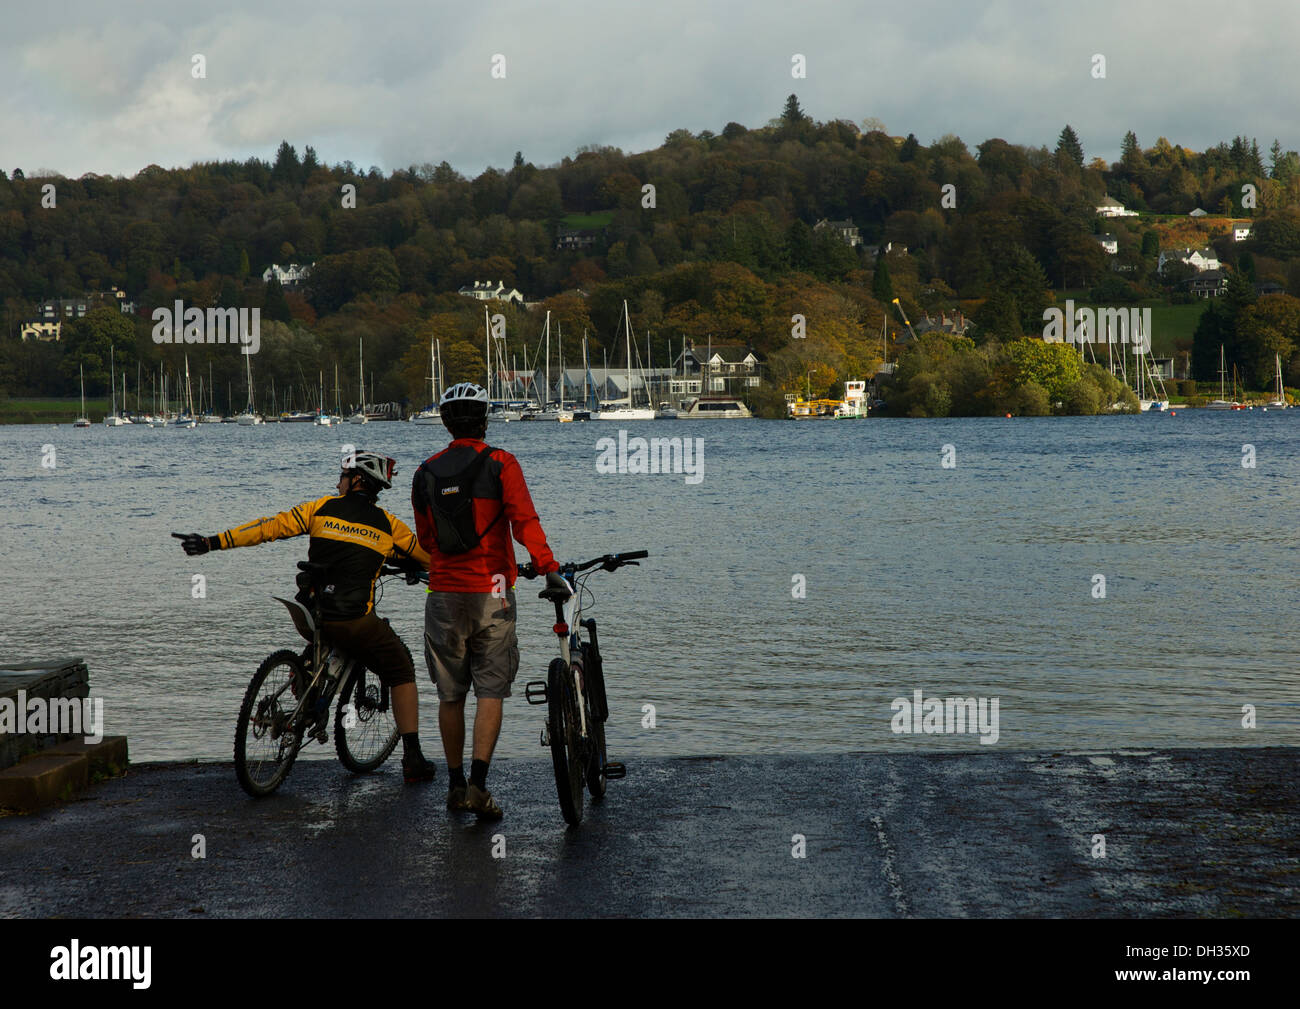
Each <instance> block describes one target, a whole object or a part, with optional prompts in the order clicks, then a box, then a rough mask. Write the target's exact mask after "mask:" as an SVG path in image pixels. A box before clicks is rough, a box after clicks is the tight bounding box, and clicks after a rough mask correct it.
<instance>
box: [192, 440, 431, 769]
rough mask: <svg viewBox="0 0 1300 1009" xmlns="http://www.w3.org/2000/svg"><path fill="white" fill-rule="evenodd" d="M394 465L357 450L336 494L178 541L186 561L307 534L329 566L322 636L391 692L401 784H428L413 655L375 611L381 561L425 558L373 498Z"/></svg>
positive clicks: (412, 565) (413, 563)
mask: <svg viewBox="0 0 1300 1009" xmlns="http://www.w3.org/2000/svg"><path fill="white" fill-rule="evenodd" d="M396 472H397V463H396V462H395V461H394V460H393V459H391V458H389V457H388V456H383V455H378V454H376V453H373V452H356V453H353V454H352V455H351V456H349V457H348V458H347V459H345V461H344V469H343V472H342V473H341V474H340V476H339V481H338V495H337V496H335V495H327V496H326V497H322V498H319V499H317V500H315V501H305V502H303V503H302V504H300V505H298V506H297V507H294V508H291V509H289V510H288V511H284V512H280V513H279V514H277V515H273V516H271V517H270V518H261V519H258V520H257V521H255V522H249V523H248V524H246V525H242V526H237V527H235V528H233V529H227V530H226V531H225V532H222V533H218V534H217V535H215V536H203V535H201V534H199V533H190V534H189V535H187V536H184V537H182V538H181V540H182V546H183V547H184V549H185V552H186V553H187V554H189V555H190V556H191V557H194V556H198V555H200V554H205V553H207V552H208V551H209V550H229V549H232V548H234V547H247V546H254V545H256V544H258V543H267V542H270V541H271V540H278V539H283V538H285V537H287V536H302V535H304V534H305V535H308V536H310V537H311V544H310V546H309V547H308V548H307V559H308V560H309V561H310V562H311V563H313V564H323V565H326V566H327V567H328V568H329V569H330V577H329V582H328V584H327V585H326V586H325V588H324V590H323V593H322V598H321V616H322V623H321V630H322V632H323V634H324V636H325V639H326V640H327V641H329V642H330V643H331V644H334V645H338V646H339V647H341V648H342V649H343V650H344V651H346V652H347V653H348V654H349V655H352V656H354V657H356V658H358V659H359V660H361V661H362V662H363V663H364V664H365V665H366V667H367V668H369V669H371V670H373V671H374V672H375V673H376V674H377V675H378V676H379V678H380V680H381V681H382V682H383V683H384V684H385V685H386V686H387V687H388V688H389V690H390V691H391V693H392V698H393V720H394V721H395V722H396V723H397V730H398V732H400V733H401V735H402V750H403V757H402V770H403V773H404V774H405V777H406V781H407V782H408V783H413V782H417V781H432V780H433V777H434V765H433V764H432V763H430V762H429V761H427V760H425V758H424V754H423V753H422V752H421V750H420V737H419V707H418V701H419V695H418V692H417V688H416V685H415V666H414V664H413V663H412V661H411V654H410V652H409V651H408V650H407V648H406V645H405V644H404V643H403V642H402V639H401V638H399V637H398V636H397V634H396V632H394V631H393V629H392V627H390V626H389V624H388V621H387V620H381V619H380V618H379V617H378V616H377V615H376V614H375V601H374V600H375V580H376V579H377V578H378V577H379V571H380V569H381V568H382V567H383V566H384V563H385V562H386V561H391V562H392V563H395V564H397V565H398V566H399V567H406V568H408V569H409V570H412V571H414V570H421V571H422V570H427V568H428V565H429V555H428V553H427V552H426V551H425V550H424V548H423V547H421V546H420V543H419V541H418V540H417V539H416V537H415V534H414V533H413V532H411V530H410V529H409V528H408V527H407V526H406V525H405V524H404V523H403V522H402V520H401V519H399V518H397V517H396V516H395V515H393V514H392V513H391V512H387V511H385V510H384V509H383V508H380V507H379V506H378V505H377V504H376V503H375V499H376V498H377V497H378V496H379V492H380V491H381V490H387V489H388V488H390V487H392V485H393V475H394V474H395V473H396Z"/></svg>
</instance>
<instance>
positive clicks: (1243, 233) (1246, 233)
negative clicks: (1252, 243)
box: [1232, 224, 1251, 242]
mask: <svg viewBox="0 0 1300 1009" xmlns="http://www.w3.org/2000/svg"><path fill="white" fill-rule="evenodd" d="M1250 227H1251V226H1250V225H1249V224H1234V225H1233V226H1232V240H1233V241H1234V242H1244V241H1245V240H1246V239H1247V238H1249V237H1250Z"/></svg>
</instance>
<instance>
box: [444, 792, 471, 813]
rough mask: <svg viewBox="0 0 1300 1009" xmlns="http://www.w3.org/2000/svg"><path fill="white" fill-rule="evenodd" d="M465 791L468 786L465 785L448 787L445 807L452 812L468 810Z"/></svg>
mask: <svg viewBox="0 0 1300 1009" xmlns="http://www.w3.org/2000/svg"><path fill="white" fill-rule="evenodd" d="M467 792H468V788H467V786H465V785H461V786H459V787H457V788H449V789H448V790H447V808H448V809H450V810H451V811H452V812H453V813H464V812H465V811H466V810H468V809H469V805H468V803H467V802H466V795H467Z"/></svg>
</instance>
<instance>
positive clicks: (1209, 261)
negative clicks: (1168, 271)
mask: <svg viewBox="0 0 1300 1009" xmlns="http://www.w3.org/2000/svg"><path fill="white" fill-rule="evenodd" d="M1166 263H1186V264H1187V265H1188V266H1190V267H1193V268H1194V269H1196V270H1197V271H1200V272H1204V271H1205V270H1217V269H1219V255H1218V253H1216V252H1215V251H1214V250H1213V249H1210V248H1205V249H1186V248H1184V249H1166V250H1164V251H1163V252H1161V253H1160V258H1159V260H1157V261H1156V272H1157V273H1164V272H1165V264H1166Z"/></svg>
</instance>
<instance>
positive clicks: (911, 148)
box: [898, 133, 921, 161]
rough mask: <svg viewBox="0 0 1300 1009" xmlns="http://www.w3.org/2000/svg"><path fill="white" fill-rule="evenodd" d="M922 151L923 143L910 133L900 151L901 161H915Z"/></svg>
mask: <svg viewBox="0 0 1300 1009" xmlns="http://www.w3.org/2000/svg"><path fill="white" fill-rule="evenodd" d="M920 149H921V142H920V141H919V140H917V139H916V134H914V133H909V134H908V135H907V139H906V140H904V141H903V146H902V147H900V148H899V149H898V160H899V161H913V160H915V158H916V153H917V151H919V150H920Z"/></svg>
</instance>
